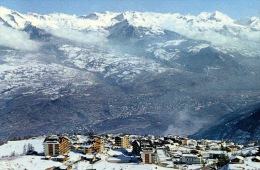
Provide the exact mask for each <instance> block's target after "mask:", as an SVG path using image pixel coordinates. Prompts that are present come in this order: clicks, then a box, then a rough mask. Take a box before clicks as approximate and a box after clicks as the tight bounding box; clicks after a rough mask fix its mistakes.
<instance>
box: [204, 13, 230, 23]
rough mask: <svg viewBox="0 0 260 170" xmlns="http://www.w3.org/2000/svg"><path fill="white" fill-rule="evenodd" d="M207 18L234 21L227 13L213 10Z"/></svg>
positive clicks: (227, 21) (218, 20)
mask: <svg viewBox="0 0 260 170" xmlns="http://www.w3.org/2000/svg"><path fill="white" fill-rule="evenodd" d="M209 19H211V20H215V21H217V22H225V23H233V22H234V20H233V19H231V18H230V17H229V16H227V15H225V14H223V13H221V12H219V11H215V12H213V13H212V14H211V15H210V17H209Z"/></svg>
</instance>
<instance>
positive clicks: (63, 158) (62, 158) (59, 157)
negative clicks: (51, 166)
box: [56, 155, 68, 162]
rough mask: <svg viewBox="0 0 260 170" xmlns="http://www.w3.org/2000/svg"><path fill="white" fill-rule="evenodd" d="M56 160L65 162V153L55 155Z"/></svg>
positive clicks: (66, 157)
mask: <svg viewBox="0 0 260 170" xmlns="http://www.w3.org/2000/svg"><path fill="white" fill-rule="evenodd" d="M56 160H57V161H58V162H65V161H67V160H68V156H67V155H59V156H57V157H56Z"/></svg>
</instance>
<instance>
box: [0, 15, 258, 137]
mask: <svg viewBox="0 0 260 170" xmlns="http://www.w3.org/2000/svg"><path fill="white" fill-rule="evenodd" d="M1 11H2V10H1ZM1 11H0V18H1V21H0V28H1V32H0V37H1V40H0V52H1V53H0V80H1V82H0V94H1V95H0V116H1V119H0V125H1V126H0V136H1V138H2V139H4V140H6V139H8V138H10V137H13V136H15V135H18V136H19V135H21V136H24V135H29V134H37V135H44V134H51V133H54V132H57V133H61V132H66V131H67V132H68V131H69V132H71V131H79V129H84V130H85V131H87V130H89V131H97V132H110V131H113V132H115V131H117V132H120V131H123V132H125V133H128V130H130V131H134V132H136V133H137V132H140V133H146V132H149V133H151V134H152V133H154V134H160V133H164V132H167V133H168V132H170V133H175V134H182V135H191V134H194V133H196V132H197V131H199V130H200V129H201V128H203V127H205V126H211V124H212V123H214V122H216V121H218V120H220V119H221V117H223V116H226V115H227V114H229V113H232V112H233V111H234V110H238V109H241V108H244V107H245V106H251V105H254V104H256V103H257V102H258V101H259V96H260V95H259V87H260V86H259V84H260V82H259V80H260V77H259V75H260V70H259V67H258V64H260V59H259V54H260V51H259V49H258V48H257V47H258V46H259V39H257V36H258V34H259V30H257V29H255V28H251V27H250V26H243V25H237V24H235V23H234V22H235V21H233V20H232V22H231V20H229V19H228V18H226V16H225V15H224V14H221V13H218V12H216V13H215V14H214V16H212V17H213V18H211V20H207V21H206V20H205V21H202V20H201V19H200V18H198V16H191V15H185V16H184V15H180V14H160V13H140V12H125V13H111V12H104V13H94V14H90V15H86V16H76V15H67V14H50V15H38V14H32V13H29V14H20V13H16V12H15V11H12V10H6V12H5V11H4V10H3V11H4V12H1ZM201 15H202V14H201ZM204 15H206V16H208V17H210V16H211V15H213V14H210V15H209V14H205V13H204ZM200 17H202V16H200ZM214 17H216V18H218V19H220V18H222V17H223V21H222V20H221V19H220V20H218V19H217V20H218V21H217V20H216V19H214ZM219 17H220V18H219ZM212 19H213V20H212ZM245 39H247V41H245ZM234 116H236V115H235V114H234ZM141 120H143V124H142V123H141ZM127 122H131V123H129V124H128V123H127ZM24 124H26V125H27V126H24ZM123 125H124V127H123ZM185 127H189V128H188V129H187V128H185ZM17 132H19V133H17Z"/></svg>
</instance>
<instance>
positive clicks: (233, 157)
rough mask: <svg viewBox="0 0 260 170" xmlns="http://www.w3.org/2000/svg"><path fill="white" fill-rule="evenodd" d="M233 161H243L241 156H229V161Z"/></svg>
mask: <svg viewBox="0 0 260 170" xmlns="http://www.w3.org/2000/svg"><path fill="white" fill-rule="evenodd" d="M233 159H240V160H244V157H242V156H231V158H230V160H233Z"/></svg>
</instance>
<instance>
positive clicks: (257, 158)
mask: <svg viewBox="0 0 260 170" xmlns="http://www.w3.org/2000/svg"><path fill="white" fill-rule="evenodd" d="M252 161H253V162H260V156H256V157H254V158H252Z"/></svg>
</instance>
